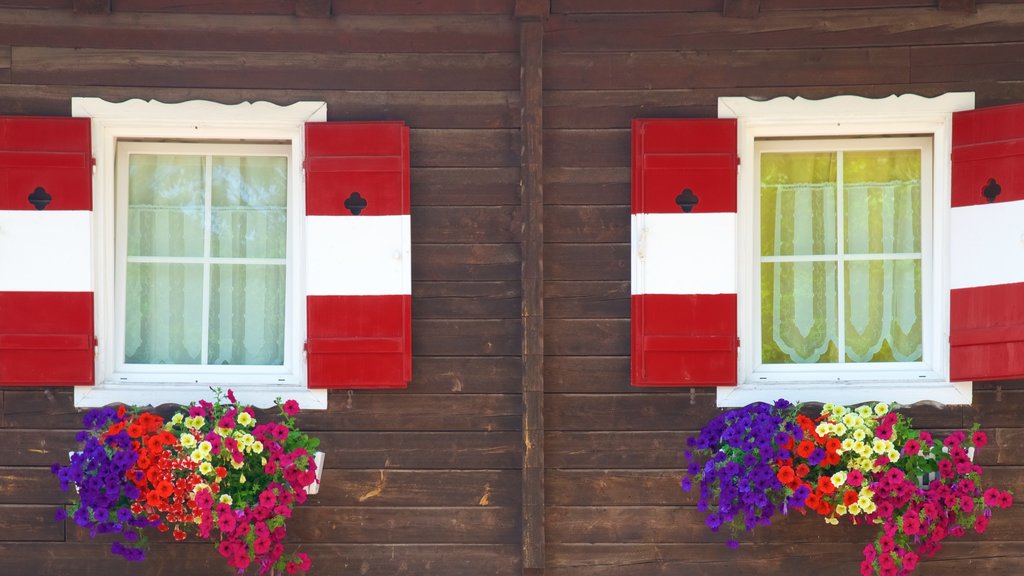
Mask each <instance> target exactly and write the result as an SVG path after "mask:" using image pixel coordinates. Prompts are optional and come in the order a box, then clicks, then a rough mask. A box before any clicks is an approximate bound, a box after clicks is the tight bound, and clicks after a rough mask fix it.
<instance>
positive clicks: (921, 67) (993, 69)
mask: <svg viewBox="0 0 1024 576" xmlns="http://www.w3.org/2000/svg"><path fill="white" fill-rule="evenodd" d="M1022 59H1024V42H1018V43H1010V42H1004V43H1000V44H972V45H951V46H915V47H912V48H911V49H910V78H911V81H912V82H954V81H956V82H972V81H975V80H986V79H991V78H1000V79H1004V80H1024V67H1022V66H1020V62H1021V60H1022Z"/></svg>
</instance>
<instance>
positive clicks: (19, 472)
mask: <svg viewBox="0 0 1024 576" xmlns="http://www.w3.org/2000/svg"><path fill="white" fill-rule="evenodd" d="M55 461H56V459H55ZM65 500H67V495H66V494H65V493H63V492H61V491H60V489H59V487H58V484H57V477H56V476H54V475H53V474H52V473H51V472H50V467H49V466H47V467H45V468H43V467H29V466H0V504H61V503H63V502H64V501H65ZM50 516H51V517H52V516H53V510H51V511H50ZM3 539H4V538H3V537H0V540H3Z"/></svg>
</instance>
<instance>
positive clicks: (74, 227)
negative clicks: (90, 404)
mask: <svg viewBox="0 0 1024 576" xmlns="http://www.w3.org/2000/svg"><path fill="white" fill-rule="evenodd" d="M89 128H90V123H89V120H88V119H84V118H27V117H0V385H27V386H41V385H45V386H63V385H78V386H81V385H91V384H93V383H94V368H93V362H94V357H95V353H94V343H95V336H94V332H93V292H92V288H91V286H92V281H91V265H90V263H89V257H90V254H91V252H90V250H91V238H90V232H89V231H90V229H91V224H90V223H91V210H92V171H91V166H92V164H91V153H90V129H89ZM83 258H84V259H85V260H86V261H85V262H82V259H83Z"/></svg>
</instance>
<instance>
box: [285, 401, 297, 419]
mask: <svg viewBox="0 0 1024 576" xmlns="http://www.w3.org/2000/svg"><path fill="white" fill-rule="evenodd" d="M282 408H283V409H284V413H285V414H287V415H289V416H295V415H296V414H298V413H299V403H298V402H296V401H295V400H288V401H286V402H285V403H284V406H282Z"/></svg>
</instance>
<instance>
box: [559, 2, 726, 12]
mask: <svg viewBox="0 0 1024 576" xmlns="http://www.w3.org/2000/svg"><path fill="white" fill-rule="evenodd" d="M723 1H724V0H687V1H686V2H679V1H678V0H632V1H631V2H621V1H619V0H551V12H552V13H559V14H595V13H596V14H603V13H611V14H629V13H638V12H639V13H642V12H659V13H662V12H679V11H685V12H718V13H721V12H722V2H723Z"/></svg>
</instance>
